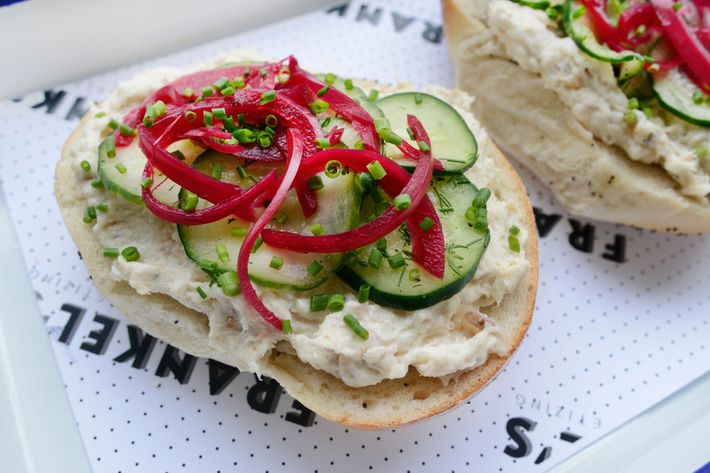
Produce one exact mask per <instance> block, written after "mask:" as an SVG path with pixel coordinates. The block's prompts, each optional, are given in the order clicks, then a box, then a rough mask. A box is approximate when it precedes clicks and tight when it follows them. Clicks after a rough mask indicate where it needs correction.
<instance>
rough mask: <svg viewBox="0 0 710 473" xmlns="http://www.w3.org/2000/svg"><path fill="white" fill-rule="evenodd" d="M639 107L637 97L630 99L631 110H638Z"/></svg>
mask: <svg viewBox="0 0 710 473" xmlns="http://www.w3.org/2000/svg"><path fill="white" fill-rule="evenodd" d="M639 106H640V103H639V99H637V98H636V97H631V98H630V99H629V110H638V108H639Z"/></svg>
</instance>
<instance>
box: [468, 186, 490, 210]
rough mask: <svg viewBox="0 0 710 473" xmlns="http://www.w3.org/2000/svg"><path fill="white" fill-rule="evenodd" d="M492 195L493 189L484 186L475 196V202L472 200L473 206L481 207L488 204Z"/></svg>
mask: <svg viewBox="0 0 710 473" xmlns="http://www.w3.org/2000/svg"><path fill="white" fill-rule="evenodd" d="M490 197H491V190H490V189H489V188H487V187H482V188H480V189H479V190H478V193H477V194H476V197H474V199H473V202H471V206H472V207H476V208H477V209H480V208H482V207H485V206H486V202H488V199H489V198H490Z"/></svg>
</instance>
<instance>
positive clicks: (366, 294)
mask: <svg viewBox="0 0 710 473" xmlns="http://www.w3.org/2000/svg"><path fill="white" fill-rule="evenodd" d="M369 299H370V285H369V284H362V285H361V286H360V288H359V289H358V290H357V301H358V302H367V301H368V300H369Z"/></svg>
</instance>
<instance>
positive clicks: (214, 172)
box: [210, 163, 222, 180]
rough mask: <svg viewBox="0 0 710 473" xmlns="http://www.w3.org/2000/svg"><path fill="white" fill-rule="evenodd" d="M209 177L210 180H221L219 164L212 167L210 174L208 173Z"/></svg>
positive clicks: (220, 166)
mask: <svg viewBox="0 0 710 473" xmlns="http://www.w3.org/2000/svg"><path fill="white" fill-rule="evenodd" d="M210 176H211V177H212V179H217V180H220V179H222V165H221V164H219V163H214V164H213V165H212V173H210Z"/></svg>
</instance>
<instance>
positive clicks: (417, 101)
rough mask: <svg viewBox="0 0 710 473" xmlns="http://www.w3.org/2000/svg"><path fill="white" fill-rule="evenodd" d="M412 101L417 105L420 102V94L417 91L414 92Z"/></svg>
mask: <svg viewBox="0 0 710 473" xmlns="http://www.w3.org/2000/svg"><path fill="white" fill-rule="evenodd" d="M414 103H415V104H417V105H419V104H421V103H422V94H420V93H419V92H417V93H416V94H414Z"/></svg>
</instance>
